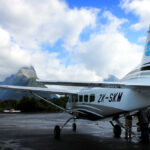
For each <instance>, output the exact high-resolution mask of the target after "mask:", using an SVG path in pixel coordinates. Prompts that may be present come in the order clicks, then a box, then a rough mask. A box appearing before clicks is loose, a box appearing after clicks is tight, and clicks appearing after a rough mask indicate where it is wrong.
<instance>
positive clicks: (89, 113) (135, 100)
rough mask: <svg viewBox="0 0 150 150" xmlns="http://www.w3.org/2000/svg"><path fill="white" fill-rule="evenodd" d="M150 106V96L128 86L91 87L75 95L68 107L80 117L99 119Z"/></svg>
mask: <svg viewBox="0 0 150 150" xmlns="http://www.w3.org/2000/svg"><path fill="white" fill-rule="evenodd" d="M147 106H150V98H149V96H146V95H144V94H142V93H140V92H139V91H136V90H132V89H128V88H126V89H125V88H124V89H123V88H89V89H85V90H82V91H80V92H79V93H78V94H77V95H73V96H72V97H71V98H70V99H69V101H68V104H67V109H69V110H71V111H72V112H73V113H75V115H76V116H78V117H79V118H86V119H92V120H97V119H101V118H105V117H109V116H114V115H115V114H116V115H117V114H122V113H127V112H131V111H134V110H137V109H141V108H145V107H147Z"/></svg>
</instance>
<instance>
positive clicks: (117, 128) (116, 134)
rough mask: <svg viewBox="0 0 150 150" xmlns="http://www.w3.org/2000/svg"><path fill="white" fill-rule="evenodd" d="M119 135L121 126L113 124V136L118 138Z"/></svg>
mask: <svg viewBox="0 0 150 150" xmlns="http://www.w3.org/2000/svg"><path fill="white" fill-rule="evenodd" d="M120 135H121V127H120V126H119V125H115V126H114V137H116V138H120Z"/></svg>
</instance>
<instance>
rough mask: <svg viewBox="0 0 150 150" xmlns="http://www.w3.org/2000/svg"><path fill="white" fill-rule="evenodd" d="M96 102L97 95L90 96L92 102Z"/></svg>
mask: <svg viewBox="0 0 150 150" xmlns="http://www.w3.org/2000/svg"><path fill="white" fill-rule="evenodd" d="M94 101H95V95H94V94H91V95H90V102H94Z"/></svg>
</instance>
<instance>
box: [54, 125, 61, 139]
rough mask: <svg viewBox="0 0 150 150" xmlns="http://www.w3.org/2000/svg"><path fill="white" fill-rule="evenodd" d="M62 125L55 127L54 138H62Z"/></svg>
mask: <svg viewBox="0 0 150 150" xmlns="http://www.w3.org/2000/svg"><path fill="white" fill-rule="evenodd" d="M60 131H61V129H60V126H58V125H56V126H55V128H54V138H55V139H57V140H59V139H60Z"/></svg>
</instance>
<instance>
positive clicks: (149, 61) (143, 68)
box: [122, 26, 150, 81]
mask: <svg viewBox="0 0 150 150" xmlns="http://www.w3.org/2000/svg"><path fill="white" fill-rule="evenodd" d="M137 78H138V79H141V78H142V79H145V78H150V26H149V29H148V31H147V39H146V44H145V49H144V55H143V58H142V61H141V64H140V65H139V66H138V67H137V68H136V69H134V70H133V71H131V72H129V73H128V74H127V75H126V76H125V77H124V78H123V79H122V81H126V80H133V79H137Z"/></svg>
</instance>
